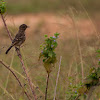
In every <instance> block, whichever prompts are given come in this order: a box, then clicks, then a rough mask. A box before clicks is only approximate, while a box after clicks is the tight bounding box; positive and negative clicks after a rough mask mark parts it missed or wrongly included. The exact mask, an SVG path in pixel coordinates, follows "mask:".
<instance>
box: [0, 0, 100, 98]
mask: <svg viewBox="0 0 100 100" xmlns="http://www.w3.org/2000/svg"><path fill="white" fill-rule="evenodd" d="M6 6H7V12H6V14H4V16H5V20H6V23H7V25H8V28H9V30H10V32H11V35H12V36H13V37H14V36H15V35H16V33H17V31H18V27H19V25H21V24H23V23H25V24H27V25H28V26H30V28H29V29H27V31H26V36H27V39H26V42H25V43H24V44H23V46H22V48H21V52H22V55H23V59H24V63H25V65H26V66H27V69H28V71H29V74H30V76H31V78H32V82H33V84H34V85H35V87H36V88H35V91H36V94H37V96H38V98H39V100H44V94H45V86H46V71H45V69H44V67H43V64H42V62H41V61H40V62H39V61H38V57H39V54H40V52H41V50H40V45H41V43H43V42H44V39H45V37H44V35H45V34H48V36H53V34H54V33H56V32H58V33H60V36H59V39H58V47H57V49H56V51H55V52H56V53H57V59H58V62H57V64H56V66H55V68H53V70H52V72H51V75H50V81H49V90H48V100H53V94H54V88H55V82H56V76H57V71H58V65H59V59H60V56H62V65H61V71H60V76H59V82H58V87H57V96H56V100H69V97H70V96H71V95H72V94H73V93H75V89H74V88H72V87H71V86H73V85H77V84H78V83H80V82H81V81H82V80H83V79H84V78H85V77H86V76H87V75H89V70H90V69H91V68H92V67H95V68H97V67H98V61H99V58H98V57H97V53H96V50H97V49H99V47H100V33H99V32H100V28H99V27H100V1H99V0H7V1H6ZM0 22H1V23H0V41H1V42H0V59H2V60H3V61H5V62H6V63H7V65H10V67H11V68H12V69H13V70H14V72H15V73H16V74H17V75H18V76H19V79H20V80H21V81H22V83H23V84H27V83H26V81H25V79H24V77H25V75H24V73H23V70H22V68H21V64H20V61H19V58H18V57H17V54H16V52H15V50H14V48H13V49H12V50H11V51H10V52H9V54H8V55H5V51H6V50H7V48H8V47H9V46H10V44H11V41H10V39H9V37H8V35H7V32H6V30H5V27H4V25H3V22H2V19H1V18H0ZM26 87H28V86H26ZM69 87H70V88H69ZM7 91H8V92H7ZM28 92H29V93H30V90H28ZM30 94H31V93H30ZM11 97H14V98H15V100H27V98H26V96H25V95H24V93H23V92H22V90H21V88H20V86H19V85H18V84H17V82H16V80H15V79H14V77H13V76H12V74H11V73H10V72H9V71H8V70H7V69H5V68H4V66H2V65H0V100H12V99H11ZM99 99H100V87H98V89H96V90H95V92H94V94H93V96H92V100H99ZM80 100H84V99H83V97H81V98H80Z"/></svg>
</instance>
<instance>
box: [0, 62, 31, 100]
mask: <svg viewBox="0 0 100 100" xmlns="http://www.w3.org/2000/svg"><path fill="white" fill-rule="evenodd" d="M0 63H1V64H2V65H3V66H4V67H6V68H7V69H8V70H9V71H10V72H11V73H12V74H13V76H14V77H15V78H16V80H17V82H18V83H19V85H20V87H21V88H22V89H23V91H24V93H25V94H26V96H27V98H28V99H29V100H31V99H30V98H29V96H28V94H27V92H26V91H25V89H24V87H23V85H22V84H21V82H20V80H19V78H18V77H17V76H16V74H15V73H14V72H13V71H12V70H11V68H10V67H9V66H7V65H6V64H5V63H4V62H3V61H1V60H0Z"/></svg>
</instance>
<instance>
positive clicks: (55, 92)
mask: <svg viewBox="0 0 100 100" xmlns="http://www.w3.org/2000/svg"><path fill="white" fill-rule="evenodd" d="M61 59H62V56H60V62H59V69H58V74H57V79H56V86H55V91H54V98H53V100H55V99H56V90H57V84H58V79H59V73H60V66H61Z"/></svg>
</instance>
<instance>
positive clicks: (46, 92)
mask: <svg viewBox="0 0 100 100" xmlns="http://www.w3.org/2000/svg"><path fill="white" fill-rule="evenodd" d="M48 84H49V73H48V74H47V80H46V90H45V100H47V94H48Z"/></svg>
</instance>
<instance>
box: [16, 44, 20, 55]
mask: <svg viewBox="0 0 100 100" xmlns="http://www.w3.org/2000/svg"><path fill="white" fill-rule="evenodd" d="M15 48H16V51H17V50H18V56H21V54H20V46H18V47H15Z"/></svg>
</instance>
